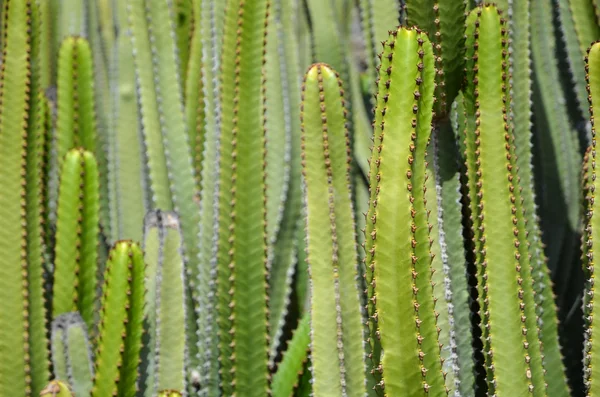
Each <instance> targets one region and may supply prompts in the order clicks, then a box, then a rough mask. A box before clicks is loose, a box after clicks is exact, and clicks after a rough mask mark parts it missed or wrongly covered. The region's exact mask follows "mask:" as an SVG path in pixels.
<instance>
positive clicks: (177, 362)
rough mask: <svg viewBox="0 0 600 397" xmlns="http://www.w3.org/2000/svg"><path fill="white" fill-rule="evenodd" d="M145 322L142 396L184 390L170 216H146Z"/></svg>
mask: <svg viewBox="0 0 600 397" xmlns="http://www.w3.org/2000/svg"><path fill="white" fill-rule="evenodd" d="M145 224H146V232H145V238H144V251H145V252H144V259H145V262H146V264H147V269H146V290H147V293H146V306H145V310H146V315H145V317H146V319H147V321H148V324H149V331H148V332H149V334H150V335H149V336H150V343H149V349H148V350H149V351H148V355H149V357H148V359H147V360H148V363H149V364H148V369H147V377H146V395H148V396H153V395H155V394H156V392H157V391H158V390H162V389H177V390H185V365H186V363H187V359H186V348H185V346H186V332H185V331H186V313H185V309H186V307H185V303H186V301H185V293H186V291H185V285H186V284H185V274H184V269H183V256H182V241H181V232H180V230H179V220H178V218H177V216H176V215H175V214H173V213H163V212H161V211H156V212H149V213H148V215H147V216H146V220H145Z"/></svg>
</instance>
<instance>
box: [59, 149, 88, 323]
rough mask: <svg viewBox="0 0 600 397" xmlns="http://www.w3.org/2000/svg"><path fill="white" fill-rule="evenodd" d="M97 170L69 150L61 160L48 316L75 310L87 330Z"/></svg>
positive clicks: (83, 155)
mask: <svg viewBox="0 0 600 397" xmlns="http://www.w3.org/2000/svg"><path fill="white" fill-rule="evenodd" d="M98 208H99V203H98V169H97V165H96V160H95V159H94V155H93V154H92V153H90V152H88V151H84V150H83V149H73V150H71V151H69V152H68V153H67V155H66V156H65V159H64V161H63V167H62V173H61V181H60V188H59V197H58V209H57V221H56V246H55V255H54V256H55V262H54V263H55V264H54V267H55V271H54V276H55V282H54V289H53V292H54V299H53V302H52V313H53V316H54V317H56V316H58V315H59V314H62V313H68V312H71V311H79V312H80V313H81V317H82V318H83V321H85V323H86V324H87V326H88V327H89V329H90V330H92V327H93V325H94V323H95V318H94V314H95V312H96V311H97V305H96V302H97V299H96V298H97V294H96V288H97V272H98V270H97V269H98V248H97V244H98Z"/></svg>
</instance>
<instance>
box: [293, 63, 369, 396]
mask: <svg viewBox="0 0 600 397" xmlns="http://www.w3.org/2000/svg"><path fill="white" fill-rule="evenodd" d="M342 94H343V89H342V83H341V81H340V80H339V77H338V76H337V74H336V72H335V71H334V70H333V69H331V68H330V67H329V66H327V65H325V64H315V65H313V66H312V67H311V68H310V69H309V70H308V71H307V72H306V75H305V78H304V86H303V91H302V111H301V120H302V173H303V175H304V201H305V205H306V218H305V225H306V226H305V227H306V241H307V244H306V246H307V262H308V264H309V272H310V284H311V301H310V317H311V329H312V332H311V360H312V374H313V390H314V392H315V393H316V395H328V396H346V395H347V396H364V395H365V392H366V387H365V386H366V378H365V353H364V348H363V338H362V317H361V310H360V299H359V289H358V254H357V248H356V236H355V232H354V230H355V226H354V212H353V209H352V199H351V191H350V167H349V164H350V162H351V161H350V158H349V153H350V147H349V141H348V131H347V129H346V122H347V120H346V109H345V106H344V99H343V97H342ZM336 357H337V360H335V358H336Z"/></svg>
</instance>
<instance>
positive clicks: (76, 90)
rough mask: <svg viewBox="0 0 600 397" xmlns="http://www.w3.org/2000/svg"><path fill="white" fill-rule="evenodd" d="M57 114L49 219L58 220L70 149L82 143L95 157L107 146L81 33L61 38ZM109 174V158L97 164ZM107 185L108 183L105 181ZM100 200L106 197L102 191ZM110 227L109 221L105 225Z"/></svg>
mask: <svg viewBox="0 0 600 397" xmlns="http://www.w3.org/2000/svg"><path fill="white" fill-rule="evenodd" d="M57 73H58V75H57V104H56V107H57V115H56V128H55V135H54V142H53V144H54V153H55V158H54V159H53V160H54V161H53V163H52V174H51V177H52V178H53V179H52V180H51V181H50V189H51V191H50V198H51V202H50V208H51V210H50V211H51V212H50V219H51V221H52V223H55V222H56V201H55V200H56V199H57V196H58V194H57V189H58V175H59V173H60V170H61V169H62V165H63V161H64V158H65V155H66V154H67V152H68V151H69V150H71V149H73V148H78V147H81V148H83V149H85V150H87V151H90V152H91V153H93V154H94V156H95V157H96V161H98V159H99V158H103V159H104V158H105V153H104V149H103V147H102V146H101V145H99V144H98V134H97V128H96V100H95V88H94V87H95V86H94V69H93V60H92V52H91V48H90V45H89V42H88V41H87V40H86V39H84V38H82V37H79V36H68V37H67V38H65V39H64V41H63V42H62V45H61V47H60V52H59V55H58V71H57ZM98 170H99V173H100V175H102V176H106V162H105V161H104V162H103V168H102V169H101V168H100V167H99V168H98ZM103 186H104V187H106V184H104V185H103ZM100 199H101V200H107V199H108V197H107V196H106V192H104V191H103V192H101V195H100ZM101 221H102V222H103V223H104V220H103V219H101ZM103 226H106V227H108V225H104V224H103Z"/></svg>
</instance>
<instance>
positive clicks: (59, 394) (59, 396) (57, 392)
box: [40, 380, 75, 397]
mask: <svg viewBox="0 0 600 397" xmlns="http://www.w3.org/2000/svg"><path fill="white" fill-rule="evenodd" d="M40 397H75V395H74V394H73V392H72V391H71V388H70V386H69V385H68V384H66V383H64V382H61V381H59V380H53V381H52V382H50V383H49V384H48V386H46V387H45V388H44V390H42V391H41V392H40Z"/></svg>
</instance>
